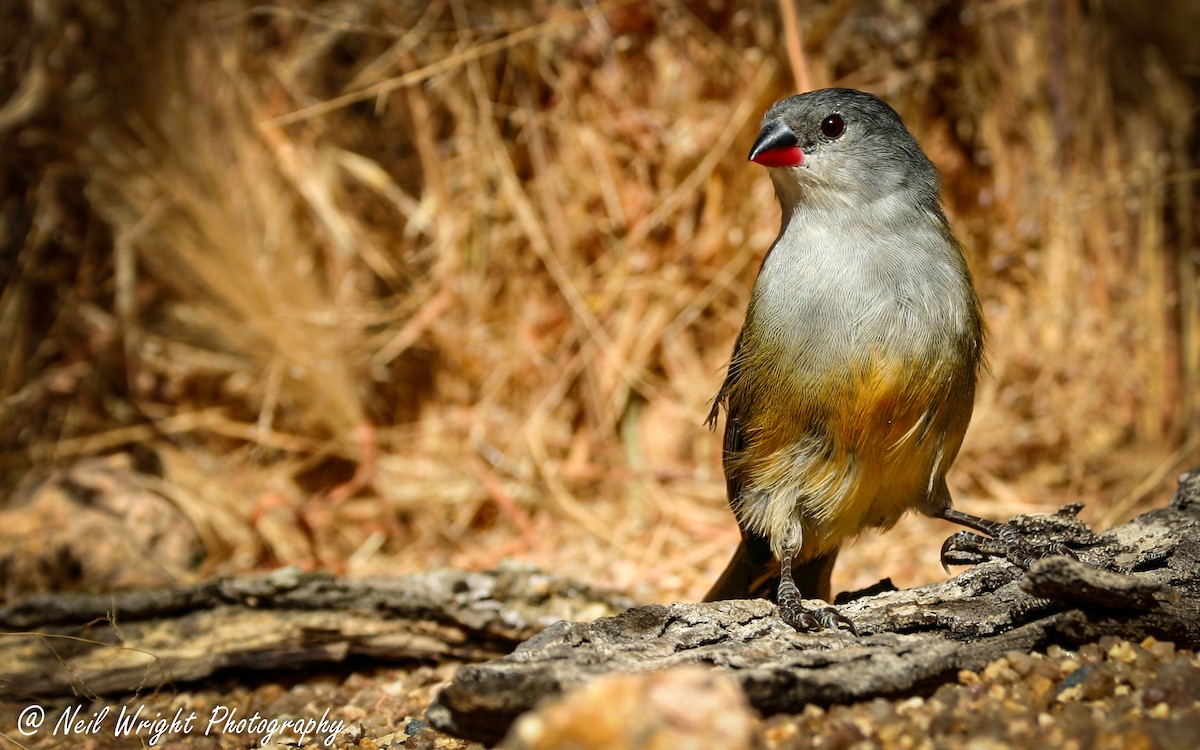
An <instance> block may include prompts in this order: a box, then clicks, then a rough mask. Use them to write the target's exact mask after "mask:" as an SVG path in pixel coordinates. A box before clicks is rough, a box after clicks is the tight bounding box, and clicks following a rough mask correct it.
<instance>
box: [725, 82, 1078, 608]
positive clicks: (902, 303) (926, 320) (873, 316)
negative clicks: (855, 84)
mask: <svg viewBox="0 0 1200 750" xmlns="http://www.w3.org/2000/svg"><path fill="white" fill-rule="evenodd" d="M750 160H751V161H754V162H756V163H758V164H761V165H763V166H765V167H768V169H769V174H770V176H771V181H772V182H773V183H774V186H775V194H776V196H777V197H778V199H779V203H780V206H781V207H782V209H783V219H782V226H781V228H780V230H779V235H778V237H777V238H776V239H775V242H774V244H773V245H772V246H771V249H770V250H769V251H768V253H767V255H766V258H765V259H764V260H763V264H762V267H761V269H760V270H759V273H758V279H757V281H756V282H755V284H754V290H753V292H752V294H751V297H750V303H749V307H748V309H747V310H746V320H745V323H744V325H743V326H742V330H741V333H739V334H738V338H737V343H736V344H735V345H734V349H733V356H732V358H731V360H730V363H729V369H728V373H727V375H726V378H725V382H724V384H723V385H722V386H721V389H720V391H719V392H718V393H717V396H716V398H715V399H714V402H713V407H712V411H711V413H710V414H709V416H708V424H709V425H710V426H713V425H714V424H715V422H716V420H717V416H718V413H719V411H720V409H721V408H722V407H724V409H725V413H726V422H725V440H724V451H723V465H724V470H725V479H726V485H727V490H728V494H729V504H730V507H731V508H732V510H733V513H734V515H735V516H736V518H737V521H738V525H739V526H740V528H741V531H742V541H741V544H740V545H739V546H738V549H737V551H736V552H735V553H734V556H733V559H732V560H731V561H730V563H729V566H728V568H727V569H726V570H725V572H724V574H722V576H721V578H720V579H719V580H718V581H717V583H716V584H715V585H714V586H713V588H712V590H711V591H710V592H709V594H708V596H707V597H706V599H707V600H708V601H713V600H718V599H740V598H747V597H764V598H769V599H775V600H776V601H777V602H778V604H779V607H780V611H781V613H782V615H783V617H784V619H786V620H787V621H788V622H790V623H791V624H792V625H793V626H794V627H796V628H798V629H802V630H813V629H821V628H828V627H834V628H836V627H845V628H847V629H849V630H854V627H853V624H852V623H850V621H849V620H848V619H846V618H845V617H843V616H842V615H841V614H839V613H838V612H837V611H836V610H835V609H833V608H831V607H824V608H821V609H817V610H809V609H806V607H805V605H804V604H803V603H802V601H801V599H802V598H822V599H825V600H828V599H829V595H830V582H829V581H830V573H831V572H832V570H833V564H834V560H835V559H836V557H837V554H838V549H839V547H840V546H841V545H842V543H843V542H845V541H846V540H847V539H848V538H850V537H852V536H854V535H856V534H858V533H859V532H861V531H862V530H864V529H868V528H876V527H878V528H884V529H886V528H889V527H891V526H892V525H893V524H895V523H896V521H897V520H898V519H899V518H900V516H901V515H903V514H904V513H905V512H906V511H908V510H916V511H919V512H921V513H924V514H926V515H929V516H933V517H937V518H944V519H946V520H950V521H954V522H956V523H960V524H963V525H966V526H969V527H971V528H973V529H975V530H976V531H981V532H983V533H986V534H989V535H990V536H993V537H995V538H997V539H998V540H1001V541H1005V542H1011V544H1012V545H1013V546H1017V547H1020V546H1021V544H1022V541H1021V540H1020V539H1019V538H1016V536H1015V535H1016V534H1017V532H1015V531H1014V530H1012V528H1011V527H1009V526H1008V525H1007V524H1001V523H999V522H994V521H988V520H986V519H982V518H977V517H975V516H970V515H967V514H965V513H961V512H959V511H955V510H953V509H952V508H951V507H950V505H951V500H950V492H949V490H948V489H947V487H946V472H947V471H948V470H949V469H950V465H951V464H952V463H953V462H954V458H955V456H957V455H958V450H959V446H960V445H961V444H962V441H963V435H964V434H965V433H966V430H967V424H968V423H969V422H970V420H971V411H972V408H973V405H974V397H975V382H976V379H977V377H978V375H979V371H980V367H981V364H982V361H983V351H984V324H983V317H982V312H981V309H980V305H979V298H978V297H977V296H976V293H975V288H974V285H973V283H972V280H971V274H970V271H969V270H968V268H967V263H966V260H965V259H964V257H963V252H962V248H961V246H960V245H959V243H958V240H956V239H955V237H954V233H953V232H952V231H951V229H950V224H949V222H948V221H947V219H946V214H945V212H944V211H943V209H942V205H941V198H940V180H939V177H938V173H937V170H936V169H935V168H934V166H933V164H932V163H931V162H930V161H929V159H928V157H926V156H925V154H924V152H923V151H922V150H921V147H920V146H919V145H918V144H917V141H916V140H915V139H914V138H913V136H912V135H911V134H910V133H909V132H908V130H907V129H906V128H905V127H904V124H903V122H902V121H901V119H900V116H899V115H898V114H896V112H895V110H893V109H892V108H891V107H890V106H888V105H887V104H886V103H884V102H883V101H882V100H880V99H878V98H877V97H875V96H872V95H871V94H867V93H864V92H862V91H855V90H852V89H823V90H820V91H813V92H810V93H806V94H800V95H797V96H792V97H789V98H787V99H784V100H782V101H780V102H778V103H776V104H775V105H774V106H772V107H771V108H770V109H769V110H768V111H767V113H766V115H765V116H764V118H763V121H762V128H761V130H760V131H759V134H758V138H757V139H756V140H755V142H754V146H753V148H752V149H751V150H750ZM944 551H945V550H944V549H943V552H944ZM1054 551H1055V552H1056V553H1057V552H1058V551H1059V550H1058V548H1056V549H1055V550H1054ZM1018 554H1019V555H1020V556H1023V557H1029V558H1035V557H1038V556H1041V555H1040V554H1039V553H1038V552H1037V551H1031V550H1030V549H1027V548H1023V547H1022V548H1021V549H1020V550H1018Z"/></svg>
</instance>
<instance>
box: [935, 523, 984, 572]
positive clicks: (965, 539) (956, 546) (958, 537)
mask: <svg viewBox="0 0 1200 750" xmlns="http://www.w3.org/2000/svg"><path fill="white" fill-rule="evenodd" d="M986 542H987V537H983V536H980V535H979V534H972V533H971V532H969V531H958V532H955V533H953V534H951V535H950V536H948V537H946V541H944V542H942V549H941V551H940V552H938V561H939V562H941V563H942V570H944V571H946V573H949V572H950V562H949V561H948V560H947V559H946V556H947V554H948V553H949V552H950V551H951V550H968V551H971V552H975V553H976V554H982V549H981V548H982V547H983V546H984V544H985V543H986Z"/></svg>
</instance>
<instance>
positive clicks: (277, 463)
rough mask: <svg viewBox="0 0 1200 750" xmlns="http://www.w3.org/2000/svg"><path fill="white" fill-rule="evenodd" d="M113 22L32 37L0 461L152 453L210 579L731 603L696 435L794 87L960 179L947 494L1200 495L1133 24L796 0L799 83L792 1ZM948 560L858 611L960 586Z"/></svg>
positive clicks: (911, 535) (1165, 159) (1180, 166)
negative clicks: (826, 96) (966, 365)
mask: <svg viewBox="0 0 1200 750" xmlns="http://www.w3.org/2000/svg"><path fill="white" fill-rule="evenodd" d="M110 5H111V4H108V3H101V2H99V0H75V1H74V2H73V3H68V4H67V7H62V8H57V10H54V11H49V10H46V7H47V6H42V5H40V4H36V3H32V2H31V3H29V4H28V5H27V6H25V7H22V8H15V9H11V10H9V11H5V12H6V13H8V14H9V15H10V16H11V17H10V18H8V19H6V20H5V23H4V26H5V27H6V28H7V29H8V30H7V31H5V32H2V33H3V34H4V35H7V37H6V38H4V39H3V43H4V48H5V49H6V50H10V51H11V52H12V57H13V59H15V60H19V61H20V64H19V65H17V66H14V67H9V68H5V69H3V71H0V72H2V73H3V75H4V76H5V77H6V78H5V80H6V83H7V84H9V85H10V86H11V88H12V89H13V90H16V91H17V93H16V94H15V95H13V96H12V97H10V98H9V99H8V103H7V104H4V105H0V107H2V108H0V147H3V149H4V150H5V151H6V152H9V153H17V154H19V156H18V157H16V158H13V159H11V160H9V161H8V163H7V164H6V166H5V168H4V179H5V184H6V185H7V186H8V189H7V190H6V193H7V195H6V196H5V198H4V200H5V209H4V210H5V219H4V222H5V223H4V225H3V233H2V234H3V235H4V236H5V244H8V245H9V246H10V247H11V248H12V252H11V253H10V254H9V256H8V258H7V259H5V260H3V261H2V264H0V274H3V276H4V279H5V286H4V292H3V295H2V296H0V348H2V350H4V351H8V352H12V353H13V356H11V357H10V358H9V359H8V360H7V362H5V363H4V364H3V365H2V367H0V449H2V450H3V454H2V455H0V466H3V467H4V470H5V475H6V476H7V477H9V478H10V481H15V480H16V479H17V478H18V477H19V476H20V475H22V474H23V473H25V472H27V471H28V470H29V469H30V468H31V467H35V466H36V467H41V468H44V467H47V466H55V465H66V464H69V463H70V462H72V461H73V460H75V459H77V458H78V457H81V456H87V455H93V454H97V453H105V452H112V451H118V450H136V451H138V452H141V453H146V454H150V455H152V456H153V459H154V460H153V461H151V462H150V463H151V464H153V465H156V466H157V468H158V470H159V471H160V472H161V475H162V482H161V483H160V484H159V485H158V487H159V488H160V491H161V492H162V493H163V494H165V495H167V496H169V497H171V498H172V499H173V500H174V502H175V503H176V505H178V506H179V507H181V508H184V509H186V513H187V515H188V517H189V518H190V519H191V520H192V522H193V523H194V524H195V525H196V526H197V527H198V528H200V529H201V530H202V531H203V534H202V536H203V538H204V540H205V542H206V545H207V547H208V550H209V556H208V559H207V561H206V565H205V568H204V572H212V571H216V570H229V569H242V568H249V567H254V566H259V565H265V564H278V563H294V564H302V565H325V566H329V567H333V568H335V569H338V570H346V571H349V572H351V573H364V572H372V571H384V570H386V571H397V570H406V569H416V568H423V567H428V566H431V565H436V564H455V565H469V566H490V565H494V564H496V563H497V562H499V561H500V560H502V559H505V558H519V559H525V560H530V561H534V562H537V563H539V564H542V565H544V566H547V567H551V568H555V569H558V570H561V571H564V572H567V573H570V574H572V575H575V576H579V577H582V578H588V579H591V580H594V581H597V582H603V583H608V584H612V585H616V586H621V587H627V588H630V589H632V590H634V591H635V593H639V594H641V595H642V596H645V597H647V598H651V597H655V598H658V597H694V596H697V595H699V594H700V593H702V591H703V589H704V586H705V584H706V583H707V581H708V580H709V579H710V578H711V577H712V576H713V575H715V573H716V572H717V570H718V568H719V567H720V566H721V565H722V564H723V563H724V557H725V555H726V554H727V553H728V551H729V549H730V548H731V546H732V544H733V540H734V538H735V531H734V527H733V522H732V519H731V517H730V516H729V514H728V512H727V511H726V510H725V508H724V498H723V492H724V490H723V483H722V482H721V480H720V476H719V456H718V450H719V439H718V438H717V437H716V436H714V435H712V434H710V433H709V432H708V431H706V430H705V429H703V428H702V427H701V422H702V420H703V416H704V415H705V414H706V412H707V407H708V401H709V399H710V398H711V397H712V395H713V394H714V393H715V390H716V387H717V385H718V384H719V381H720V376H721V368H722V366H723V364H724V362H725V359H726V357H727V356H728V354H729V350H730V347H731V343H732V339H733V336H734V335H735V333H736V331H737V328H738V326H739V325H740V322H741V316H742V312H743V310H744V305H745V302H746V299H747V295H748V293H749V289H750V286H751V284H752V283H753V279H754V275H755V272H756V270H757V264H758V262H759V260H760V258H761V257H762V254H763V252H764V251H765V249H766V248H767V246H768V245H769V244H770V242H771V240H772V239H773V237H774V234H775V231H776V229H777V226H778V208H777V206H776V204H775V201H774V198H773V195H772V193H771V189H770V185H769V181H768V180H766V178H765V176H764V175H763V174H762V173H761V170H758V169H757V168H754V167H753V166H752V165H747V164H746V163H745V161H744V152H745V150H746V147H747V144H748V143H749V142H750V141H751V140H752V138H753V134H754V131H755V129H756V123H757V120H758V117H759V116H760V114H761V112H762V111H763V110H764V109H765V107H766V106H768V105H769V104H770V103H771V102H772V101H774V100H775V99H777V98H779V97H780V96H783V95H785V94H786V93H789V92H790V91H791V90H792V84H791V83H790V81H791V80H792V73H791V72H790V71H791V67H792V66H793V65H796V64H798V61H803V62H804V63H805V66H806V68H807V70H806V72H805V73H804V74H803V75H806V76H811V78H812V80H813V82H814V85H818V86H819V85H830V84H837V85H850V86H856V87H862V88H867V89H869V90H873V91H876V92H877V93H879V94H881V95H883V96H885V97H886V98H888V99H889V100H890V101H892V103H893V104H894V105H895V106H896V107H897V108H898V109H899V110H900V111H901V112H902V113H903V114H904V115H905V117H906V120H907V122H908V124H909V126H910V128H911V129H912V130H913V131H914V132H915V133H916V134H917V135H918V138H919V139H920V140H921V141H922V143H923V144H924V145H925V146H926V148H927V150H928V151H929V152H930V154H931V156H932V157H933V158H934V161H935V162H937V163H938V164H939V166H940V167H941V168H942V170H943V173H944V175H945V177H946V193H947V200H948V204H949V208H950V210H951V213H952V215H953V218H954V221H955V223H956V226H957V227H958V229H959V233H960V236H961V238H962V239H963V240H964V243H965V244H966V245H967V246H968V247H969V248H970V250H971V256H972V257H971V261H972V264H973V267H974V269H975V272H976V277H977V281H978V284H979V287H980V290H981V294H982V296H983V297H984V299H985V311H986V314H987V317H988V320H989V323H990V327H991V330H992V335H991V355H990V361H991V367H992V373H991V376H990V378H989V379H988V380H987V382H986V384H985V385H984V387H983V389H982V392H981V395H980V398H979V403H978V405H977V410H976V416H975V420H974V422H973V426H972V429H971V431H970V433H969V434H968V436H967V442H966V444H965V446H964V449H963V454H962V456H961V458H960V459H959V462H958V468H957V470H956V472H955V474H954V477H953V480H954V484H953V487H952V488H953V489H954V490H955V491H956V494H957V496H958V497H959V498H960V500H961V504H963V505H965V506H966V507H968V508H970V509H973V510H975V511H978V512H980V513H985V514H989V515H1000V516H1002V515H1005V514H1009V513H1013V512H1020V511H1032V510H1040V509H1046V508H1051V507H1054V506H1055V505H1056V504H1058V503H1061V502H1064V501H1069V500H1075V499H1083V500H1086V501H1087V502H1089V503H1090V511H1089V512H1090V516H1089V517H1090V519H1091V520H1093V521H1096V522H1099V523H1104V524H1108V523H1112V522H1114V521H1116V520H1118V519H1120V518H1123V517H1127V516H1128V515H1130V514H1131V513H1132V512H1134V511H1135V510H1136V508H1137V507H1138V506H1139V504H1140V503H1143V502H1145V501H1147V500H1158V499H1160V498H1161V497H1162V495H1163V493H1165V492H1166V491H1167V490H1168V488H1169V486H1170V484H1171V481H1172V479H1173V474H1174V472H1176V471H1177V470H1179V469H1181V468H1185V467H1186V466H1187V465H1189V464H1195V463H1200V430H1198V428H1197V425H1200V405H1198V403H1197V399H1196V394H1197V393H1200V374H1198V372H1197V367H1198V365H1197V361H1200V324H1198V320H1197V318H1198V315H1200V312H1197V311H1198V310H1200V300H1198V299H1197V296H1196V280H1197V268H1196V265H1195V260H1194V258H1193V257H1190V256H1189V255H1188V254H1187V253H1186V252H1185V250H1184V248H1186V247H1188V246H1189V244H1188V243H1189V242H1194V238H1195V237H1196V236H1197V231H1196V227H1195V212H1194V208H1193V207H1194V196H1195V184H1196V170H1195V160H1194V159H1193V158H1192V154H1193V151H1192V149H1193V148H1194V146H1193V145H1192V144H1194V143H1195V140H1194V138H1195V133H1194V132H1193V131H1192V130H1191V127H1192V125H1191V122H1192V120H1191V119H1190V118H1188V117H1180V116H1178V113H1179V112H1191V111H1192V107H1193V106H1194V102H1193V100H1192V99H1191V98H1190V94H1189V91H1188V89H1187V88H1186V87H1185V86H1184V85H1183V83H1181V80H1182V79H1181V78H1179V77H1177V76H1175V75H1173V74H1172V73H1171V71H1170V70H1169V69H1168V67H1167V66H1166V65H1165V64H1163V63H1161V62H1160V61H1158V60H1157V59H1156V58H1153V57H1142V56H1140V53H1136V54H1135V53H1132V52H1129V51H1128V50H1122V49H1119V48H1116V47H1114V46H1113V44H1114V41H1113V39H1112V38H1111V34H1110V33H1109V32H1107V31H1106V30H1107V29H1109V28H1111V25H1112V24H1113V23H1115V22H1114V21H1113V19H1109V18H1105V17H1103V16H1102V15H1099V14H1097V15H1092V16H1084V15H1082V14H1081V12H1080V11H1079V9H1078V8H1077V6H1076V5H1075V4H1073V3H1063V4H1061V6H1060V5H1053V4H1052V5H1043V4H1040V3H1010V2H1002V1H1001V0H972V1H970V2H966V3H964V4H961V5H959V4H949V3H944V2H940V1H939V0H926V1H925V2H922V3H918V4H916V5H915V6H908V7H906V8H904V9H900V8H893V7H892V4H888V3H881V4H878V5H876V4H873V3H869V4H866V5H862V6H855V7H854V8H851V7H850V4H843V3H835V4H832V5H830V6H825V5H824V4H810V3H805V4H802V7H801V13H800V15H799V19H800V23H799V24H797V25H796V32H795V34H796V35H795V36H794V37H793V38H794V39H799V38H802V39H803V50H804V54H803V55H799V54H798V53H797V50H796V48H795V45H794V44H793V45H785V41H784V37H785V35H784V33H783V31H782V30H783V28H784V25H783V23H782V22H781V20H780V19H779V16H778V15H777V11H778V9H777V7H776V5H775V4H774V3H765V4H762V5H758V6H755V7H753V8H751V9H748V10H747V9H743V10H738V11H735V10H733V9H726V10H712V9H711V6H710V5H709V4H705V3H686V2H683V1H682V0H659V2H657V3H654V4H644V3H632V2H599V3H596V4H592V3H583V4H572V3H569V2H565V1H564V2H557V1H552V0H545V1H544V2H538V3H533V4H532V5H531V7H525V6H524V5H523V4H512V5H510V6H505V5H502V6H500V7H497V6H495V5H494V4H491V3H481V2H475V0H434V2H431V3H428V4H420V5H419V4H407V5H402V6H401V7H396V5H395V4H392V3H382V2H373V1H372V0H345V1H343V2H326V3H320V4H318V3H302V2H300V1H299V0H285V1H284V2H280V3H277V4H274V5H270V6H251V5H249V4H245V3H240V2H224V3H207V4H194V3H186V2H184V3H178V4H177V5H176V6H173V7H168V8H157V6H156V10H154V11H150V12H146V11H145V10H144V9H143V8H142V6H141V5H139V4H133V3H129V4H127V6H126V7H125V8H124V13H120V12H117V11H113V10H111V9H110V7H109V6H110ZM713 5H719V4H713ZM810 5H811V7H809V6H810ZM56 7H57V6H56ZM794 22H795V19H792V22H790V23H789V25H788V26H789V28H791V27H792V23H794ZM17 28H28V29H31V30H32V32H33V33H30V34H28V35H17V34H14V33H13V29H17ZM788 46H790V47H791V50H790V54H789V50H788ZM1123 55H1134V57H1132V58H1129V57H1122V56H1123ZM789 59H790V60H792V62H791V63H789V62H788V61H789ZM1117 59H1120V60H1123V61H1126V62H1127V61H1128V60H1130V59H1132V60H1133V61H1134V65H1133V68H1132V70H1135V71H1137V73H1136V74H1129V75H1132V77H1133V79H1134V80H1135V81H1141V82H1142V85H1141V86H1140V88H1139V87H1138V86H1136V85H1135V86H1134V90H1135V92H1136V93H1135V94H1134V95H1132V96H1131V95H1129V94H1117V93H1115V92H1117V91H1119V90H1120V87H1118V86H1116V85H1114V81H1113V72H1112V71H1113V70H1114V68H1115V67H1116V66H1110V65H1109V64H1108V63H1109V61H1110V60H1117ZM1123 64H1124V63H1123ZM1122 69H1123V70H1125V71H1126V72H1127V74H1128V71H1129V70H1130V67H1129V66H1128V65H1124V67H1123V68H1122ZM1139 76H1140V77H1139ZM10 149H15V151H10ZM1189 238H1191V239H1189ZM945 532H946V530H945V529H944V527H941V526H937V525H931V524H929V523H927V522H923V521H916V520H914V521H913V522H911V523H910V522H905V523H904V524H903V525H902V527H901V528H900V529H898V530H897V531H895V532H893V533H891V534H889V535H888V536H886V537H884V538H883V540H882V541H880V540H875V539H868V540H867V541H866V542H864V544H860V545H857V546H856V547H855V548H854V549H852V550H850V551H849V552H848V553H847V556H846V557H847V559H848V561H849V564H845V565H843V568H844V572H840V573H839V575H840V576H841V580H842V584H843V585H850V586H853V585H860V584H864V585H865V584H868V583H871V582H873V581H874V580H875V579H876V578H877V577H879V576H880V575H892V576H893V577H894V578H895V579H896V580H897V581H898V582H900V583H912V582H915V581H919V580H926V579H928V578H931V577H934V576H936V575H937V573H936V572H934V571H935V562H934V559H933V558H935V557H936V545H937V543H938V541H940V538H941V536H942V535H944V534H945ZM914 561H917V562H914Z"/></svg>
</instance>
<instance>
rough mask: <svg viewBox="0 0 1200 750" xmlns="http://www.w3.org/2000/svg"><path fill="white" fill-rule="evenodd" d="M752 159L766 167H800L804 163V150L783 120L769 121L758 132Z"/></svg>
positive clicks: (752, 149) (751, 151) (751, 154)
mask: <svg viewBox="0 0 1200 750" xmlns="http://www.w3.org/2000/svg"><path fill="white" fill-rule="evenodd" d="M750 161H752V162H754V163H755V164H761V165H763V166H764V167H798V166H800V165H801V164H803V163H804V152H803V151H802V150H801V149H800V141H799V140H798V139H797V138H796V134H795V133H793V132H792V129H791V128H789V127H788V126H787V125H785V124H783V121H782V120H776V121H774V122H770V123H767V124H766V125H764V126H763V129H762V130H760V131H759V132H758V138H757V139H755V141H754V147H753V148H751V149H750Z"/></svg>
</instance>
